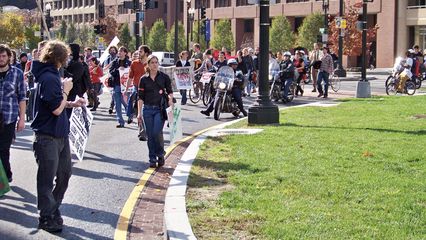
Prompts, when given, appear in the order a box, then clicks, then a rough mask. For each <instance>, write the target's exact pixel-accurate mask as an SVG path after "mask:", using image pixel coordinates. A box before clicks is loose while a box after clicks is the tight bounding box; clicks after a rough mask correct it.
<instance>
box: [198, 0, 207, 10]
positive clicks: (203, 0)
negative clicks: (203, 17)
mask: <svg viewBox="0 0 426 240" xmlns="http://www.w3.org/2000/svg"><path fill="white" fill-rule="evenodd" d="M201 7H206V8H210V0H195V8H201Z"/></svg>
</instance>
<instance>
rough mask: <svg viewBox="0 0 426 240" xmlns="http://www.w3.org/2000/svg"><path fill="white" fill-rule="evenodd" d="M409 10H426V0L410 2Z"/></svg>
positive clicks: (409, 0) (411, 0)
mask: <svg viewBox="0 0 426 240" xmlns="http://www.w3.org/2000/svg"><path fill="white" fill-rule="evenodd" d="M408 8H426V0H408Z"/></svg>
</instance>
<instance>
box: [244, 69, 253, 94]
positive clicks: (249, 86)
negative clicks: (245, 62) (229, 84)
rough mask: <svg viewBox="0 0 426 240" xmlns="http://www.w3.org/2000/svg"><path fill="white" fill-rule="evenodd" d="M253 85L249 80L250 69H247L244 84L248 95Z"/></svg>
mask: <svg viewBox="0 0 426 240" xmlns="http://www.w3.org/2000/svg"><path fill="white" fill-rule="evenodd" d="M253 87H254V84H253V83H252V81H251V71H248V73H247V86H246V92H247V94H248V95H250V93H251V89H252V88H253Z"/></svg>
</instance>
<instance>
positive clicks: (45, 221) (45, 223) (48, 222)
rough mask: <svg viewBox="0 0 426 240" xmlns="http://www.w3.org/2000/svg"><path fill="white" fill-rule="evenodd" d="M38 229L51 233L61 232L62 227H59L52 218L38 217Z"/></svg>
mask: <svg viewBox="0 0 426 240" xmlns="http://www.w3.org/2000/svg"><path fill="white" fill-rule="evenodd" d="M38 228H39V229H43V230H44V231H46V232H51V233H53V232H61V231H62V226H61V225H59V224H58V223H57V222H56V221H55V220H54V219H53V217H40V218H39V219H38Z"/></svg>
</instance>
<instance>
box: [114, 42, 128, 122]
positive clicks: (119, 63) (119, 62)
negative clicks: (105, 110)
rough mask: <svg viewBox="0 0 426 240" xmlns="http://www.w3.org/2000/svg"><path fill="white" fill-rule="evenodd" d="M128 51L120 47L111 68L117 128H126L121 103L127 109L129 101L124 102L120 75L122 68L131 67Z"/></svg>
mask: <svg viewBox="0 0 426 240" xmlns="http://www.w3.org/2000/svg"><path fill="white" fill-rule="evenodd" d="M127 54H128V51H127V48H125V47H120V48H119V49H118V58H116V59H115V60H114V61H113V62H112V64H111V67H110V68H109V73H110V74H111V77H112V79H113V86H110V87H113V89H114V93H113V95H114V102H115V113H116V116H117V121H118V125H117V126H116V127H117V128H124V119H123V113H122V110H121V105H123V106H124V108H125V109H127V103H126V102H124V99H123V94H122V93H121V77H120V69H122V70H124V69H125V68H128V67H130V64H131V62H130V60H129V57H128V56H127Z"/></svg>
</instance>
